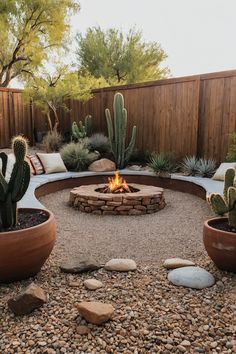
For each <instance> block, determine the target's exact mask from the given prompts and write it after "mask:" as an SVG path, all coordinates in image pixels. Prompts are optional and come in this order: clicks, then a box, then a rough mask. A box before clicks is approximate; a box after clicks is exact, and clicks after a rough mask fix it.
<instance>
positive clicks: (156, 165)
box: [148, 152, 176, 173]
mask: <svg viewBox="0 0 236 354" xmlns="http://www.w3.org/2000/svg"><path fill="white" fill-rule="evenodd" d="M148 165H149V167H151V168H152V169H153V171H154V172H156V173H160V172H168V173H171V172H174V171H176V157H175V153H173V152H160V153H153V154H152V155H151V157H150V162H149V164H148Z"/></svg>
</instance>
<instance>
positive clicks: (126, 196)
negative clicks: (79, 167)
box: [69, 172, 165, 215]
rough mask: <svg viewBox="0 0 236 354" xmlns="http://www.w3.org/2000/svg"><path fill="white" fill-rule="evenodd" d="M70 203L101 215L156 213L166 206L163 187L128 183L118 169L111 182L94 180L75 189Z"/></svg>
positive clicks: (84, 210)
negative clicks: (103, 182) (95, 181)
mask: <svg viewBox="0 0 236 354" xmlns="http://www.w3.org/2000/svg"><path fill="white" fill-rule="evenodd" d="M69 204H70V205H71V206H73V207H75V208H77V209H79V210H80V211H83V212H86V213H93V214H99V215H141V214H152V213H155V212H157V211H158V210H160V209H163V208H164V207H165V199H164V196H163V189H162V188H159V187H154V186H147V185H143V184H134V183H130V184H128V183H127V182H126V181H125V179H124V178H123V177H121V176H120V175H119V173H118V172H116V173H115V176H114V177H113V178H108V183H107V184H90V185H86V186H80V187H76V188H74V189H72V191H71V192H70V200H69Z"/></svg>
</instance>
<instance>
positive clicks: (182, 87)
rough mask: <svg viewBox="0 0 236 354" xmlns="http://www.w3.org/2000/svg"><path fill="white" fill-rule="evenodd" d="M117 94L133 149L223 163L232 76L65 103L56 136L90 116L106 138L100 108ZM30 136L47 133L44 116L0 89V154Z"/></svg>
mask: <svg viewBox="0 0 236 354" xmlns="http://www.w3.org/2000/svg"><path fill="white" fill-rule="evenodd" d="M118 91H119V92H121V93H122V94H123V95H124V98H125V106H126V108H127V111H128V138H130V135H131V131H132V126H133V125H137V128H138V130H137V147H138V149H140V150H149V151H175V152H176V154H177V156H178V157H183V156H185V155H193V154H196V155H198V156H202V157H203V156H204V157H212V158H215V159H216V160H218V161H222V160H224V158H225V155H226V153H227V150H228V146H229V134H230V133H232V132H234V131H236V70H232V71H225V72H220V73H212V74H204V75H196V76H190V77H183V78H177V79H167V80H159V81H153V82H149V83H144V84H134V85H127V86H117V87H108V88H104V89H98V90H94V91H93V98H92V99H90V100H89V101H88V102H85V103H83V102H79V101H76V100H69V101H68V104H67V105H68V112H63V111H60V112H59V115H60V128H61V131H62V132H63V133H66V132H69V131H70V128H71V124H72V122H73V121H77V122H78V121H79V120H81V119H84V117H85V116H86V115H87V114H91V115H92V116H93V126H94V131H97V132H104V133H107V127H106V119H105V108H109V109H111V110H112V103H113V97H114V94H115V92H118ZM112 114H113V110H112ZM33 130H35V131H40V132H45V131H47V120H46V117H45V114H43V113H42V112H41V111H40V110H39V109H37V108H36V107H29V106H26V105H24V103H23V98H22V91H21V90H14V89H4V88H0V148H4V147H7V146H9V142H10V140H11V137H12V136H13V135H15V134H18V133H22V134H24V135H26V136H27V137H28V138H29V139H30V141H31V142H33V136H34V131H33Z"/></svg>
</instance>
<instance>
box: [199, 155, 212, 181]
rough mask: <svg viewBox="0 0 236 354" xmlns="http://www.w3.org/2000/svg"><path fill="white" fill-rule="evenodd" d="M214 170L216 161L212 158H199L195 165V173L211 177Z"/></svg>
mask: <svg viewBox="0 0 236 354" xmlns="http://www.w3.org/2000/svg"><path fill="white" fill-rule="evenodd" d="M215 171H216V162H215V160H213V159H200V160H199V162H198V166H197V175H198V176H201V177H208V178H211V177H212V176H213V174H214V173H215Z"/></svg>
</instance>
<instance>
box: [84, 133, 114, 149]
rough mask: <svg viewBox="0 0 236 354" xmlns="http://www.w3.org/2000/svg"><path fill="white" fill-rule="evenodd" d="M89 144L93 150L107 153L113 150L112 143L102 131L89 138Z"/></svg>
mask: <svg viewBox="0 0 236 354" xmlns="http://www.w3.org/2000/svg"><path fill="white" fill-rule="evenodd" d="M88 146H89V148H90V149H91V150H92V151H98V152H100V154H105V153H108V152H110V151H111V145H110V142H109V139H108V137H107V136H105V135H104V134H102V133H96V134H93V135H91V136H90V137H89V138H88Z"/></svg>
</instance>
